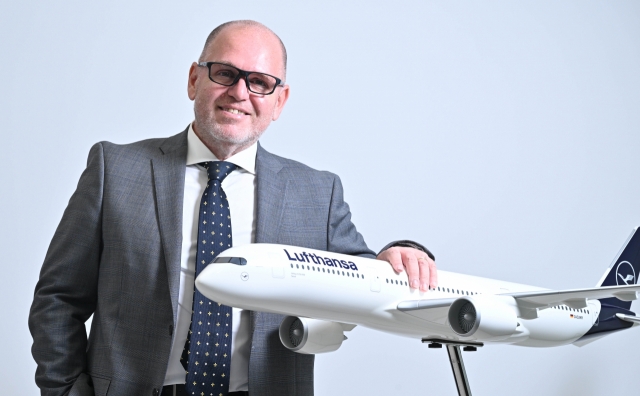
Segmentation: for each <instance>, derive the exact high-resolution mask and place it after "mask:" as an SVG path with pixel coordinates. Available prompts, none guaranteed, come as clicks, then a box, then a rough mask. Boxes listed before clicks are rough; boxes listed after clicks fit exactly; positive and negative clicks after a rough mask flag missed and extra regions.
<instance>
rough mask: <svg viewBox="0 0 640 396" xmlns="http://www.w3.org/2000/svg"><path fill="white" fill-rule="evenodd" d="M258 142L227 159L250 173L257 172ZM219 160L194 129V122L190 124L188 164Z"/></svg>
mask: <svg viewBox="0 0 640 396" xmlns="http://www.w3.org/2000/svg"><path fill="white" fill-rule="evenodd" d="M257 152H258V143H257V142H256V143H253V144H252V145H251V146H249V147H247V148H246V149H244V150H242V151H240V152H238V153H235V154H234V155H232V156H231V157H229V158H227V159H226V160H225V161H227V162H231V163H232V164H235V165H237V166H239V167H241V168H242V169H244V170H246V171H247V172H249V173H253V174H254V175H255V173H256V154H257ZM207 161H219V159H218V158H217V157H216V156H215V154H213V153H212V152H211V150H209V149H208V148H207V146H205V145H204V143H202V141H201V140H200V138H199V137H198V136H197V135H196V133H195V132H194V131H193V123H191V124H190V125H189V131H188V132H187V165H194V164H198V163H200V162H207Z"/></svg>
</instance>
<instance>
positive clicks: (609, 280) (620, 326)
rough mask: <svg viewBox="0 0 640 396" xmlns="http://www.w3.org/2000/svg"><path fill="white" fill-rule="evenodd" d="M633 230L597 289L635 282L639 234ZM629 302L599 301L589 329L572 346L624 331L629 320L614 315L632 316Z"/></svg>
mask: <svg viewBox="0 0 640 396" xmlns="http://www.w3.org/2000/svg"><path fill="white" fill-rule="evenodd" d="M638 228H640V227H637V228H636V229H635V230H633V232H632V233H631V235H629V238H627V241H626V242H625V244H624V245H623V246H622V249H621V250H620V253H618V257H616V259H615V260H613V263H611V266H610V267H609V268H607V271H606V272H605V273H604V275H603V276H602V279H600V282H599V284H598V287H602V286H624V285H635V284H636V283H638V275H640V232H639V231H638ZM630 309H631V301H622V300H620V299H618V298H615V297H611V298H602V299H600V312H599V314H598V318H597V320H596V322H595V323H594V324H593V327H591V329H590V330H589V331H588V332H587V333H586V334H585V335H584V336H582V337H581V338H580V339H578V340H577V341H576V342H574V344H576V345H578V346H582V345H586V344H588V343H590V342H592V341H595V340H597V339H598V338H600V337H603V336H605V335H607V334H611V333H613V332H616V331H620V330H624V329H627V328H629V327H631V326H633V324H632V323H631V322H629V321H624V320H621V319H620V317H619V316H617V314H623V315H629V316H635V313H633V312H631V311H630Z"/></svg>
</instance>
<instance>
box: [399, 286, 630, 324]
mask: <svg viewBox="0 0 640 396" xmlns="http://www.w3.org/2000/svg"><path fill="white" fill-rule="evenodd" d="M638 292H640V285H629V286H626V285H625V286H605V287H594V288H590V289H571V290H542V291H531V292H516V293H504V294H499V295H500V296H510V297H513V298H514V299H515V300H516V302H517V304H518V306H519V307H520V308H522V309H525V310H531V311H533V312H535V310H536V308H539V309H545V308H549V307H552V306H554V305H560V304H563V305H567V306H569V307H571V308H575V309H581V308H586V307H587V300H589V299H600V298H609V297H616V298H619V299H620V300H624V301H632V300H636V299H637V298H638V294H637V293H638ZM455 300H457V298H437V299H424V300H407V301H402V302H400V303H399V304H398V307H397V308H398V310H399V311H401V312H405V313H407V314H409V315H412V316H416V317H419V318H421V319H425V320H430V321H434V322H444V320H445V318H446V315H447V311H448V309H449V306H451V304H453V302H454V301H455ZM533 312H532V314H533Z"/></svg>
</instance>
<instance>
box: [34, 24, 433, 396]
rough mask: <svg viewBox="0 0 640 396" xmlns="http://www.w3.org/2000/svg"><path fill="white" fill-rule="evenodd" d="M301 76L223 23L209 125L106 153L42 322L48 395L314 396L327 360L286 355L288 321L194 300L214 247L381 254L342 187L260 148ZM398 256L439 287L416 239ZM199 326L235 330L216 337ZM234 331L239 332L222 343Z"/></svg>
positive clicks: (198, 101) (200, 70) (63, 246)
mask: <svg viewBox="0 0 640 396" xmlns="http://www.w3.org/2000/svg"><path fill="white" fill-rule="evenodd" d="M247 71H248V72H247ZM285 74H286V51H285V48H284V45H283V44H282V42H281V41H280V39H279V38H278V37H277V36H276V35H275V34H274V33H273V32H271V31H270V30H269V29H268V28H266V27H265V26H263V25H261V24H259V23H257V22H253V21H235V22H230V23H227V24H224V25H221V26H219V27H218V28H216V29H215V30H214V31H213V32H212V33H211V34H210V35H209V37H208V39H207V42H206V43H205V46H204V49H203V52H202V55H201V57H200V60H199V62H198V63H194V64H193V65H192V66H191V69H190V71H189V82H188V94H189V98H190V99H191V100H193V101H194V102H195V103H194V110H195V121H194V122H193V123H192V124H191V125H190V126H189V127H188V128H187V130H185V131H184V132H182V133H180V134H178V135H175V136H172V137H170V138H166V139H151V140H146V141H141V142H136V143H132V144H129V145H122V146H118V145H114V144H111V143H108V142H102V143H98V144H96V145H95V146H94V147H92V149H91V152H90V154H89V159H88V161H87V169H86V170H85V172H84V173H83V175H82V176H81V178H80V181H79V183H78V188H77V190H76V192H75V193H74V195H73V196H72V198H71V200H70V202H69V205H68V207H67V209H66V210H65V213H64V216H63V218H62V220H61V222H60V225H59V227H58V229H57V230H56V233H55V235H54V238H53V240H52V242H51V246H50V248H49V251H48V252H47V256H46V258H45V262H44V264H43V267H42V271H41V275H40V281H39V282H38V285H37V286H36V291H35V297H34V302H33V305H32V308H31V313H30V317H29V326H30V329H31V333H32V335H33V338H34V344H33V348H32V352H33V355H34V358H35V360H36V362H37V363H38V369H37V372H36V382H37V384H38V386H39V387H40V388H41V391H42V394H43V395H52V396H53V395H66V394H69V395H72V396H73V395H93V394H96V395H106V394H109V395H156V396H157V395H159V394H162V395H163V396H165V395H181V394H189V395H191V394H198V395H205V394H206V395H226V394H229V395H234V394H246V391H249V392H250V394H251V395H252V396H258V395H310V394H312V393H313V356H305V355H300V354H296V353H293V352H291V351H289V350H287V349H285V348H284V347H283V346H282V345H281V344H280V341H279V340H278V337H277V329H278V326H279V324H280V320H281V319H282V316H279V315H274V314H266V313H260V312H248V311H242V310H239V309H233V310H232V309H231V308H229V307H224V306H219V305H218V304H215V303H214V302H211V301H208V300H205V299H203V298H201V297H200V296H199V294H198V293H199V292H198V291H194V278H195V276H196V275H197V273H199V271H200V270H201V268H202V267H203V266H204V265H206V263H208V262H210V261H211V260H212V259H213V258H215V256H216V255H217V254H218V253H219V251H216V250H217V249H218V243H217V240H216V243H215V244H213V242H207V238H209V235H214V236H212V237H211V238H214V237H215V238H227V239H224V240H225V241H227V240H228V242H229V243H228V244H227V245H226V246H225V248H226V247H227V246H230V245H231V244H235V245H240V244H244V243H254V242H270V243H283V244H291V245H298V246H303V247H308V248H315V249H321V250H330V251H335V252H340V253H347V254H353V255H360V256H365V257H374V254H373V252H371V251H370V250H369V249H368V248H367V247H366V245H365V243H364V241H363V239H362V236H361V235H360V234H359V233H358V232H357V231H356V229H355V226H354V225H353V224H352V223H351V220H350V217H351V216H350V213H349V207H348V205H347V204H346V203H345V202H344V201H343V197H342V186H341V184H340V180H339V179H338V178H337V176H335V175H333V174H330V173H328V172H318V171H315V170H312V169H310V168H308V167H306V166H304V165H302V164H299V163H297V162H295V161H290V160H286V159H283V158H280V157H277V156H274V155H272V154H270V153H268V152H266V151H265V150H264V149H262V148H261V147H260V146H259V144H258V143H257V140H258V138H259V137H260V135H261V134H262V133H263V132H264V131H265V130H266V128H267V127H268V126H269V124H270V122H271V121H272V120H274V121H275V120H277V119H278V117H279V116H280V113H281V112H282V109H283V107H284V105H285V103H286V102H287V99H288V97H289V86H288V85H286V84H284V81H285ZM220 161H222V162H220ZM214 169H216V170H218V171H220V170H221V169H223V172H222V173H223V174H224V175H223V176H220V173H217V174H216V173H215V172H214ZM224 169H226V170H224ZM207 205H209V206H207ZM212 206H215V207H216V208H218V207H219V209H215V210H211V209H209V208H211V207H212ZM212 209H213V208H212ZM216 211H219V212H220V213H216ZM223 214H224V215H223ZM211 216H220V217H211ZM210 219H213V220H214V222H212V221H211V220H210ZM218 219H220V223H219V225H218V224H214V223H217V222H218ZM207 222H208V223H207ZM206 224H209V226H211V225H212V224H213V225H215V226H219V227H222V229H226V227H228V230H229V231H228V232H224V233H221V232H217V233H216V231H217V230H218V229H217V228H216V229H214V228H211V229H208V228H206V227H207V225H206ZM209 230H213V231H211V232H209ZM223 234H226V235H223ZM205 237H206V238H205ZM221 240H222V239H221ZM232 240H233V242H231V241H232ZM207 243H209V244H208V245H206V249H205V248H204V247H203V248H202V249H200V246H201V244H207ZM225 243H226V242H225ZM220 245H223V242H220ZM391 245H393V246H391ZM210 246H211V247H210ZM388 247H389V248H388V249H383V250H384V251H383V252H382V253H381V254H380V255H379V256H378V258H379V259H382V260H387V261H389V262H390V263H391V264H392V265H393V267H394V268H395V269H396V270H397V271H402V270H403V267H405V268H406V269H407V272H408V275H409V279H410V283H411V287H413V288H420V289H421V290H422V291H427V290H428V289H429V287H435V285H436V282H437V280H436V273H435V264H434V262H433V260H432V257H433V256H431V254H430V253H429V252H428V251H427V250H426V249H424V248H423V247H422V246H420V245H418V244H415V243H412V242H410V241H400V242H396V243H392V244H390V246H388ZM416 248H417V249H416ZM209 249H212V250H211V251H210V252H209ZM223 250H224V249H223ZM429 256H431V258H430V257H429ZM201 258H202V260H201ZM205 258H206V260H205ZM194 293H195V294H194ZM194 296H196V298H194ZM197 304H200V305H197ZM203 304H208V305H204V306H205V307H208V308H206V309H204V310H203V309H202V308H199V307H202V306H203ZM194 306H196V307H197V309H194ZM225 309H226V310H227V311H225ZM207 311H208V312H207ZM225 312H226V313H225ZM92 314H93V322H92V327H91V333H90V337H89V339H88V340H87V337H86V334H85V330H84V322H85V321H86V320H87V319H88V318H89V317H90V316H91V315H92ZM196 315H209V317H218V318H223V319H224V318H228V319H224V320H219V319H217V320H211V321H210V322H211V323H207V324H203V323H202V320H200V319H197V317H196ZM204 317H205V319H204V321H205V322H207V321H208V319H206V318H207V316H204ZM198 323H199V324H198ZM221 323H222V325H223V326H228V327H227V329H229V331H226V329H225V331H219V329H220V325H221ZM198 325H201V326H206V325H210V326H211V331H206V332H204V330H203V332H200V331H199V328H196V326H198ZM203 333H204V334H203ZM207 337H211V338H207ZM214 337H218V338H215V339H214ZM200 340H203V341H202V343H201V342H200ZM208 340H212V341H211V345H208V344H209V342H208ZM218 340H219V341H218ZM229 340H230V341H229ZM214 342H215V344H214ZM205 343H206V344H207V345H208V346H207V347H204V346H201V345H204V344H205ZM196 344H197V346H196ZM198 348H200V349H198ZM202 348H204V349H202ZM217 348H227V349H224V351H225V352H224V354H223V353H222V351H223V350H222V349H217ZM218 351H220V354H218V353H217V352H218ZM227 351H228V353H227ZM205 355H206V356H205ZM213 355H215V358H214V357H213ZM194 356H195V358H194ZM207 359H209V360H207ZM211 359H218V360H211ZM205 366H207V367H206V368H205ZM220 370H222V371H220ZM185 371H186V372H187V376H186V377H185ZM194 375H196V376H198V377H197V378H196V379H194V380H193V381H191V379H189V378H192V377H193V376H194ZM190 376H191V377H190ZM207 376H208V378H207ZM186 379H188V383H187V384H186V385H185V380H186ZM205 390H206V393H205Z"/></svg>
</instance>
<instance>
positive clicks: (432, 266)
mask: <svg viewBox="0 0 640 396" xmlns="http://www.w3.org/2000/svg"><path fill="white" fill-rule="evenodd" d="M427 262H428V263H429V274H430V275H431V276H430V278H429V286H430V287H431V289H435V288H436V287H438V270H437V268H436V262H435V261H433V260H431V259H430V258H429V257H427Z"/></svg>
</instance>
